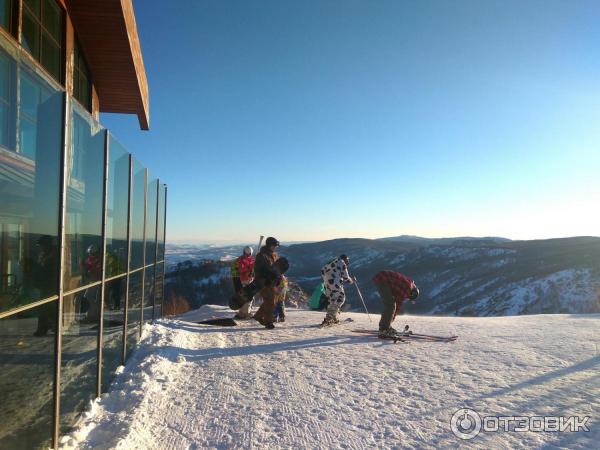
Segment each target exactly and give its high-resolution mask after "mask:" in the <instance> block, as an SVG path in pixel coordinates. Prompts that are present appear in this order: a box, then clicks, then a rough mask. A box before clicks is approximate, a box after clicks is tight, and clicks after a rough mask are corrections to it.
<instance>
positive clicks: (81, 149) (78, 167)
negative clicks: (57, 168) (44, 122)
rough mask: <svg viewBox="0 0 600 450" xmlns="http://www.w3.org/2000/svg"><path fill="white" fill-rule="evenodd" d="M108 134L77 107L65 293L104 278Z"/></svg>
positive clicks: (71, 155) (71, 151) (70, 166)
mask: <svg viewBox="0 0 600 450" xmlns="http://www.w3.org/2000/svg"><path fill="white" fill-rule="evenodd" d="M103 171H104V130H103V128H102V127H101V126H100V125H98V123H96V122H95V121H93V119H92V118H91V117H90V116H89V115H88V114H87V113H86V112H85V111H83V110H82V109H81V108H79V107H78V106H77V105H75V104H73V110H72V126H71V142H70V145H69V150H68V152H67V218H66V222H65V233H66V236H65V245H66V249H65V252H66V253H65V258H66V262H65V271H64V283H65V290H66V291H70V290H72V289H75V288H77V287H78V286H83V285H86V284H89V283H93V282H94V281H98V280H100V278H101V276H102V187H103V181H104V173H103Z"/></svg>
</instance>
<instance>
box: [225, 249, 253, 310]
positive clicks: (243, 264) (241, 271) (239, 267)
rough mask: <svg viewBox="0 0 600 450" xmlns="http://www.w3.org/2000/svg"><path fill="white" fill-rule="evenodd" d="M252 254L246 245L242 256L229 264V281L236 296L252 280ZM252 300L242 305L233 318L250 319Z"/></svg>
mask: <svg viewBox="0 0 600 450" xmlns="http://www.w3.org/2000/svg"><path fill="white" fill-rule="evenodd" d="M252 253H253V251H252V247H250V246H248V245H247V246H246V247H244V251H243V253H242V255H241V256H239V257H237V258H236V259H234V260H233V262H232V263H231V267H230V268H231V279H232V281H233V290H234V292H235V293H236V294H239V293H240V292H241V291H242V290H243V288H244V287H246V286H248V285H249V284H250V283H252V281H253V279H254V257H253V256H252ZM253 300H254V298H253V297H252V298H250V299H249V301H247V302H246V303H244V304H243V305H242V307H241V308H240V309H239V311H238V312H237V314H236V315H235V316H234V317H233V318H234V319H249V318H251V317H252V314H251V313H250V311H251V310H252V301H253Z"/></svg>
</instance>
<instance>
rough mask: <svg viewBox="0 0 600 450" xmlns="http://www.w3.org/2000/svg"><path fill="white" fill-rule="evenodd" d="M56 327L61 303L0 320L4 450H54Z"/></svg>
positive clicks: (0, 440) (0, 412)
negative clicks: (50, 448) (49, 448)
mask: <svg viewBox="0 0 600 450" xmlns="http://www.w3.org/2000/svg"><path fill="white" fill-rule="evenodd" d="M40 323H42V324H44V325H42V326H40ZM55 323H56V301H54V302H51V303H49V304H46V305H42V306H38V307H37V308H33V309H30V310H28V311H26V312H23V313H20V314H14V315H12V316H9V317H6V318H4V319H0V398H1V399H2V400H1V401H0V448H1V449H3V450H12V449H15V450H17V449H41V448H48V447H49V446H50V445H51V437H52V408H53V386H54V361H55V354H54V339H55V335H54V329H55V328H56V326H55ZM48 324H51V326H49V325H48ZM40 330H45V331H44V332H41V331H40Z"/></svg>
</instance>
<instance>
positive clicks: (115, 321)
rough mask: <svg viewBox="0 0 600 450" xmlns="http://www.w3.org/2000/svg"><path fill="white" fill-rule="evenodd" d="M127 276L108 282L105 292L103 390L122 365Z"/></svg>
mask: <svg viewBox="0 0 600 450" xmlns="http://www.w3.org/2000/svg"><path fill="white" fill-rule="evenodd" d="M125 281H126V279H125V277H124V276H123V277H121V278H117V279H116V280H112V281H109V282H108V283H106V287H105V292H104V317H103V322H104V336H103V344H102V392H106V391H107V390H108V387H109V386H110V383H111V381H112V380H113V378H114V376H115V370H116V369H117V367H119V366H120V365H121V357H122V353H123V321H124V320H125Z"/></svg>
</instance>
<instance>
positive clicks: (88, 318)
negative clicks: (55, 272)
mask: <svg viewBox="0 0 600 450" xmlns="http://www.w3.org/2000/svg"><path fill="white" fill-rule="evenodd" d="M99 316H100V286H95V287H93V288H90V289H85V290H84V291H82V292H78V293H77V294H73V295H67V296H66V297H64V298H63V316H62V321H63V322H62V323H63V333H62V359H61V376H60V428H61V434H62V433H68V432H69V430H70V428H71V427H72V426H73V425H74V424H75V421H76V420H77V417H78V415H79V414H80V413H81V412H82V411H83V410H85V409H86V408H87V406H88V403H89V401H90V400H92V399H93V398H94V397H95V396H96V367H97V366H96V364H97V345H98V324H99V319H100V317H99Z"/></svg>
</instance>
